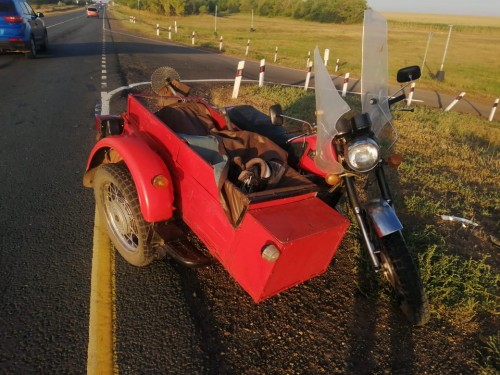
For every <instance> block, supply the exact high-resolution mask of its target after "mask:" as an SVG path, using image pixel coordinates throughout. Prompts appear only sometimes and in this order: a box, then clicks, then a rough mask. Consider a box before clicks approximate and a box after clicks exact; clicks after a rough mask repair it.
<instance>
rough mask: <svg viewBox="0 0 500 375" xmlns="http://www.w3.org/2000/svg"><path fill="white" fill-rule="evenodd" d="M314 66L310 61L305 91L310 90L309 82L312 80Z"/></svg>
mask: <svg viewBox="0 0 500 375" xmlns="http://www.w3.org/2000/svg"><path fill="white" fill-rule="evenodd" d="M312 66H313V63H312V61H309V66H308V67H307V74H306V82H305V84H304V91H307V89H309V81H310V80H311V70H312Z"/></svg>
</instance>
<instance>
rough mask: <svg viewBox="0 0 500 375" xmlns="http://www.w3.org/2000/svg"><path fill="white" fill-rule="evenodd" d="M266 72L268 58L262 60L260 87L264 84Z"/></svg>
mask: <svg viewBox="0 0 500 375" xmlns="http://www.w3.org/2000/svg"><path fill="white" fill-rule="evenodd" d="M265 72H266V59H262V60H260V69H259V87H262V86H264V73H265Z"/></svg>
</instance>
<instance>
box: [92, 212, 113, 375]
mask: <svg viewBox="0 0 500 375" xmlns="http://www.w3.org/2000/svg"><path fill="white" fill-rule="evenodd" d="M112 250H113V249H112V247H111V243H110V241H109V238H108V236H107V234H106V231H105V229H104V227H103V225H101V221H100V217H99V213H98V211H97V209H96V212H95V219H94V246H93V255H92V280H91V288H90V321H89V344H88V352H87V374H89V375H95V374H117V373H118V369H117V367H115V365H116V355H115V350H114V346H115V338H114V322H115V307H114V306H115V304H114V295H115V293H114V292H115V269H114V268H115V259H114V251H112Z"/></svg>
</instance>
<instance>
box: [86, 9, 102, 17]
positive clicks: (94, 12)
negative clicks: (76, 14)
mask: <svg viewBox="0 0 500 375" xmlns="http://www.w3.org/2000/svg"><path fill="white" fill-rule="evenodd" d="M89 17H97V18H99V11H98V10H97V8H95V7H88V8H87V18H89Z"/></svg>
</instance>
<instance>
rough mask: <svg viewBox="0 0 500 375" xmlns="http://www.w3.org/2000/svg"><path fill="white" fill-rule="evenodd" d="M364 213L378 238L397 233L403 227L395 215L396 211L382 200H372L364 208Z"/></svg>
mask: <svg viewBox="0 0 500 375" xmlns="http://www.w3.org/2000/svg"><path fill="white" fill-rule="evenodd" d="M364 208H365V210H366V213H367V214H368V215H369V216H370V219H371V222H372V223H373V226H374V228H375V230H376V231H377V234H378V236H379V237H384V236H387V235H388V234H391V233H394V232H397V231H399V230H401V229H403V225H402V224H401V222H400V221H399V219H398V216H397V215H396V211H394V209H393V208H392V206H391V205H390V204H389V203H388V202H387V201H386V200H384V199H373V200H371V201H369V202H368V203H367V204H366V205H365V206H364Z"/></svg>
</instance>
